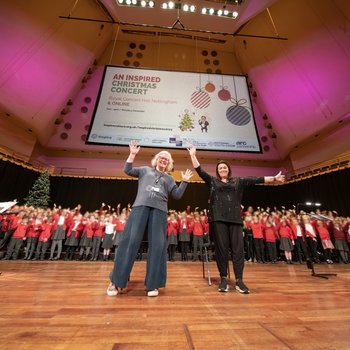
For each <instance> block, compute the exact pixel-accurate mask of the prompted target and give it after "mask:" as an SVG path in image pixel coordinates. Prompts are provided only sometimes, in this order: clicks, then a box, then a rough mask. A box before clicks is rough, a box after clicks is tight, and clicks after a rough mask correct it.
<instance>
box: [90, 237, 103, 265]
mask: <svg viewBox="0 0 350 350" xmlns="http://www.w3.org/2000/svg"><path fill="white" fill-rule="evenodd" d="M101 241H102V237H99V236H93V237H92V253H91V255H92V257H91V258H92V259H94V260H97V259H98V255H99V253H100V246H101Z"/></svg>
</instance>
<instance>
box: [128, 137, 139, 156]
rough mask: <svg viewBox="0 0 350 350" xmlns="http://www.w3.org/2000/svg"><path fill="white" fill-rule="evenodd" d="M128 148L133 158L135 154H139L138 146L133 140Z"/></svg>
mask: <svg viewBox="0 0 350 350" xmlns="http://www.w3.org/2000/svg"><path fill="white" fill-rule="evenodd" d="M129 148H130V154H132V155H134V156H135V155H136V154H137V153H139V150H140V146H138V145H137V142H136V141H135V140H131V141H130V143H129Z"/></svg>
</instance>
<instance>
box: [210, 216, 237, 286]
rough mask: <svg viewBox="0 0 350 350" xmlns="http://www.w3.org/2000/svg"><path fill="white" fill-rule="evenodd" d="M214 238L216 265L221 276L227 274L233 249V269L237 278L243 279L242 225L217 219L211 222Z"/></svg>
mask: <svg viewBox="0 0 350 350" xmlns="http://www.w3.org/2000/svg"><path fill="white" fill-rule="evenodd" d="M211 229H212V232H213V238H214V247H215V257H216V265H217V267H218V270H219V273H220V276H221V277H226V276H227V270H228V260H229V251H230V249H231V254H232V261H233V271H234V273H235V277H236V279H242V277H243V268H244V242H243V230H242V226H241V225H237V224H233V223H229V222H221V221H215V222H213V223H212V224H211Z"/></svg>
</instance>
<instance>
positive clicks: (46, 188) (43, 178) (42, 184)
mask: <svg viewBox="0 0 350 350" xmlns="http://www.w3.org/2000/svg"><path fill="white" fill-rule="evenodd" d="M25 201H26V205H28V206H32V207H35V208H47V207H48V205H49V201H50V175H49V173H48V172H47V171H45V172H43V173H41V174H40V176H39V177H38V178H37V179H36V181H35V182H34V185H33V187H32V189H31V190H30V191H29V193H28V197H27V198H25Z"/></svg>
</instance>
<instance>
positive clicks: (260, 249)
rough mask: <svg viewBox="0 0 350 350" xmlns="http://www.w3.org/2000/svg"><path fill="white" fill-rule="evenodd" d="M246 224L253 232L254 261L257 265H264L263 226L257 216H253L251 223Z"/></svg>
mask: <svg viewBox="0 0 350 350" xmlns="http://www.w3.org/2000/svg"><path fill="white" fill-rule="evenodd" d="M246 224H247V226H248V227H250V228H251V230H252V231H253V242H254V248H255V255H256V261H257V262H258V263H265V252H264V232H263V224H262V223H261V222H260V219H259V216H257V215H254V216H253V219H252V221H250V222H249V221H248V222H247V223H246Z"/></svg>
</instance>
